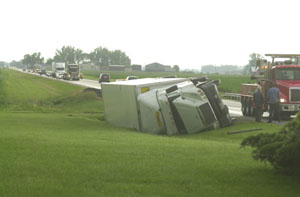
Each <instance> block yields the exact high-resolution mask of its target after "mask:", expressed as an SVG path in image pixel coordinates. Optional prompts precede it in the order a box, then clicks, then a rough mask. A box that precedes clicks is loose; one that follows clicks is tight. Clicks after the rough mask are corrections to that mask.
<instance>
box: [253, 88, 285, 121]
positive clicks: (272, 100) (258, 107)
mask: <svg viewBox="0 0 300 197" xmlns="http://www.w3.org/2000/svg"><path fill="white" fill-rule="evenodd" d="M253 101H254V108H255V121H256V122H261V116H262V112H263V105H264V96H263V93H262V89H261V86H260V84H259V83H258V86H257V88H256V90H255V92H254V94H253ZM267 101H268V103H269V113H270V115H269V120H268V122H269V123H271V122H272V120H273V116H274V115H276V119H277V120H278V122H280V105H279V103H280V92H279V90H278V88H277V87H276V86H275V85H274V84H271V88H269V90H268V93H267Z"/></svg>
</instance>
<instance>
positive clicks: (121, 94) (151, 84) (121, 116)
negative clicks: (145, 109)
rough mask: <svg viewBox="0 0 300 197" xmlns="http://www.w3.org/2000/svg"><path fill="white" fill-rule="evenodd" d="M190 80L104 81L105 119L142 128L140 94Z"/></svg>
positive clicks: (114, 123) (102, 85) (127, 126)
mask: <svg viewBox="0 0 300 197" xmlns="http://www.w3.org/2000/svg"><path fill="white" fill-rule="evenodd" d="M188 80H189V79H186V78H145V79H136V80H128V81H118V82H112V83H102V84H101V88H102V98H103V102H104V116H105V119H106V121H108V122H109V123H111V124H113V125H115V126H119V127H125V128H131V129H136V130H142V128H141V125H140V122H141V120H139V119H140V116H139V114H138V113H139V103H138V100H137V97H138V95H139V94H142V93H145V92H148V91H149V90H152V89H156V88H162V87H167V86H172V85H174V84H177V83H180V82H184V81H188Z"/></svg>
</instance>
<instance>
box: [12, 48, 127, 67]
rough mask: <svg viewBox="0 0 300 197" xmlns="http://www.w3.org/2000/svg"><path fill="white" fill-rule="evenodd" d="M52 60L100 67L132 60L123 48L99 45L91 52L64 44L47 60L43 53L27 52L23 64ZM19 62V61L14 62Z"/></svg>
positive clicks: (29, 64) (48, 62)
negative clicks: (110, 48) (115, 48)
mask: <svg viewBox="0 0 300 197" xmlns="http://www.w3.org/2000/svg"><path fill="white" fill-rule="evenodd" d="M52 62H64V63H66V64H93V65H96V66H99V67H105V66H109V65H125V66H131V60H130V58H129V57H128V56H127V55H126V53H125V52H123V51H121V50H113V51H110V50H108V49H107V48H105V47H104V48H103V47H98V48H96V49H94V50H93V51H92V52H90V53H85V52H83V51H82V50H81V49H79V48H75V47H73V46H63V47H62V48H61V49H57V50H56V52H55V56H54V57H52V58H48V59H47V60H45V58H44V57H42V56H41V53H40V52H38V53H33V54H25V55H24V58H23V59H22V60H21V63H22V64H23V65H26V66H28V67H32V66H33V65H35V64H48V65H50V64H52ZM13 63H15V64H16V63H17V62H13Z"/></svg>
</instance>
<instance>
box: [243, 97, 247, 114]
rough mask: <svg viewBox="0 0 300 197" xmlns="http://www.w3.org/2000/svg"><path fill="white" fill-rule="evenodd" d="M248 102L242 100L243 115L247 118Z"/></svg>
mask: <svg viewBox="0 0 300 197" xmlns="http://www.w3.org/2000/svg"><path fill="white" fill-rule="evenodd" d="M246 102H247V101H246V99H243V100H242V114H243V116H247V109H246V106H247V105H246Z"/></svg>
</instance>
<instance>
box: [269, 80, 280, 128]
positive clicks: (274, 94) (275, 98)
mask: <svg viewBox="0 0 300 197" xmlns="http://www.w3.org/2000/svg"><path fill="white" fill-rule="evenodd" d="M267 96H268V102H269V107H270V115H269V121H268V122H269V123H271V122H272V119H273V116H274V114H275V115H276V117H277V120H278V122H280V106H279V101H280V92H279V90H278V88H276V87H275V85H274V84H271V88H270V89H269V90H268V95H267Z"/></svg>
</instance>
